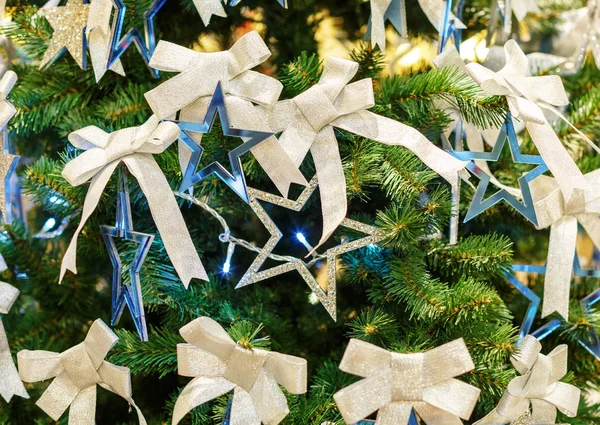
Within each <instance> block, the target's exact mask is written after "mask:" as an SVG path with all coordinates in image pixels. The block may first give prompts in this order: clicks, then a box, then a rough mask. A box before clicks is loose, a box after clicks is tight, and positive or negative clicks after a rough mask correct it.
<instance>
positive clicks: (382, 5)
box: [371, 0, 399, 51]
mask: <svg viewBox="0 0 600 425" xmlns="http://www.w3.org/2000/svg"><path fill="white" fill-rule="evenodd" d="M393 1H395V2H398V1H399V0H371V46H373V48H375V46H377V45H379V48H380V49H381V50H382V51H383V49H385V14H386V12H387V10H388V8H389V7H390V5H391V4H392V2H393Z"/></svg>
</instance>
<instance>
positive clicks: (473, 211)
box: [449, 113, 548, 226]
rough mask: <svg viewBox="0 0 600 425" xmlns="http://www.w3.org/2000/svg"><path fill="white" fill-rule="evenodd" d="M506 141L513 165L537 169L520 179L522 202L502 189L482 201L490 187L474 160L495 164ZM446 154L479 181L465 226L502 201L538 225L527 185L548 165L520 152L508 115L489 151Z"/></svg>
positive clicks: (537, 156)
mask: <svg viewBox="0 0 600 425" xmlns="http://www.w3.org/2000/svg"><path fill="white" fill-rule="evenodd" d="M507 140H508V143H509V147H510V152H511V155H512V159H513V162H515V163H518V164H533V165H537V167H536V168H534V169H533V170H531V171H530V172H528V173H526V174H524V175H523V176H521V177H520V178H519V187H520V188H521V194H522V196H523V203H521V202H519V201H518V200H517V198H515V197H514V196H513V195H511V194H510V193H508V191H506V189H501V190H499V191H497V192H496V193H494V194H493V195H491V196H489V197H488V198H487V199H483V198H484V196H485V193H486V191H487V188H488V186H489V184H490V176H489V175H488V174H487V173H485V172H484V171H483V170H481V169H480V168H479V167H478V166H477V165H476V164H475V162H474V161H478V160H479V161H487V162H494V161H498V159H499V158H500V153H501V152H502V149H503V147H504V145H505V144H506V141H507ZM449 152H450V153H451V154H452V155H454V156H455V157H456V158H458V159H462V160H464V161H470V162H469V164H468V165H467V169H468V170H469V171H470V172H471V173H472V174H473V175H474V176H475V177H476V178H477V179H479V181H480V182H479V185H478V186H477V190H476V191H475V196H474V197H473V200H472V201H471V205H470V206H469V211H468V212H467V215H466V216H465V220H464V221H465V223H466V222H467V221H469V220H471V219H472V218H474V217H476V216H478V215H479V214H481V213H482V212H484V211H485V210H487V209H488V208H491V207H492V206H494V205H496V204H497V203H498V202H500V201H502V200H504V201H506V202H508V203H509V204H510V205H511V206H512V207H513V208H514V209H516V210H517V211H518V212H519V213H520V214H521V215H522V216H523V217H525V218H526V219H527V220H529V221H530V222H532V223H533V224H534V225H536V226H537V217H536V214H535V209H534V207H533V199H532V197H531V189H530V188H529V183H531V181H532V180H533V179H535V178H536V177H539V176H541V175H542V174H544V173H545V172H546V171H548V166H547V165H546V163H545V162H544V160H543V159H542V157H541V156H539V155H524V154H522V153H521V151H520V148H519V142H518V141H517V134H516V132H515V128H514V125H513V123H512V117H511V115H510V113H509V114H508V116H507V119H506V122H505V123H504V125H503V126H502V129H501V131H500V135H499V136H498V140H497V141H496V145H495V146H494V148H493V149H492V151H491V152H470V151H457V150H452V151H449Z"/></svg>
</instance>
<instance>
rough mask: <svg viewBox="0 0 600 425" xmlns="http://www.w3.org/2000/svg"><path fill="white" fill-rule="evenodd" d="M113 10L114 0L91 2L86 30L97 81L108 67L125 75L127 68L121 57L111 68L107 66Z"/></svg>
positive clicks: (93, 0)
mask: <svg viewBox="0 0 600 425" xmlns="http://www.w3.org/2000/svg"><path fill="white" fill-rule="evenodd" d="M112 11H113V2H112V0H92V2H91V5H90V14H89V15H88V21H87V26H86V30H85V32H86V37H87V40H88V46H89V49H90V55H91V57H92V66H93V68H94V76H95V77H96V82H98V81H100V79H101V78H102V77H103V76H104V74H105V73H106V71H107V69H110V70H111V71H114V72H116V73H117V74H119V75H123V76H125V69H123V65H122V64H121V59H117V60H116V61H115V63H114V64H113V65H112V66H111V67H110V68H107V67H106V65H107V64H108V55H109V53H110V48H111V38H112V35H111V30H110V18H111V15H112Z"/></svg>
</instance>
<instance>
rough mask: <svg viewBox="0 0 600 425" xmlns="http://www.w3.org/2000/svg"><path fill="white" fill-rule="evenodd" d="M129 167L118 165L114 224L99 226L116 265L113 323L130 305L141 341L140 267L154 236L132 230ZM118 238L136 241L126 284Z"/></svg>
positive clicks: (145, 335) (145, 331)
mask: <svg viewBox="0 0 600 425" xmlns="http://www.w3.org/2000/svg"><path fill="white" fill-rule="evenodd" d="M126 173H127V170H126V168H125V166H124V165H121V166H120V168H119V192H118V194H117V219H116V224H115V226H100V232H101V233H102V238H103V239H104V243H105V244H106V248H107V249H108V255H109V256H110V261H111V263H112V265H113V276H112V285H113V287H112V317H111V325H112V326H115V325H116V324H118V323H119V320H120V319H121V315H122V314H123V310H124V309H125V306H126V305H127V307H129V311H130V312H131V317H132V318H133V322H134V324H135V327H136V329H137V332H138V334H139V336H140V339H141V340H142V341H148V328H147V326H146V314H145V312H144V301H143V298H142V287H141V285H140V270H141V269H142V265H143V264H144V261H145V260H146V256H147V255H148V251H150V246H151V245H152V241H153V240H154V236H153V235H149V234H147V233H140V232H135V231H133V222H132V219H131V203H130V201H129V191H128V190H127V181H126ZM115 238H118V239H124V240H126V241H132V242H136V243H137V244H138V248H137V251H136V253H135V256H134V257H133V261H132V262H131V265H130V266H129V277H130V280H131V282H130V283H129V284H127V285H125V284H123V277H122V272H123V263H122V262H121V257H120V255H119V251H118V250H117V246H116V244H115Z"/></svg>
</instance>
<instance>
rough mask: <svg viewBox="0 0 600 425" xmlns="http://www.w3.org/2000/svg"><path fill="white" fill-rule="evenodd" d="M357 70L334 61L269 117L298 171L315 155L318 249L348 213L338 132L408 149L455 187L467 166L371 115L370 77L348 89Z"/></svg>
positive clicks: (411, 130) (393, 123) (355, 66)
mask: <svg viewBox="0 0 600 425" xmlns="http://www.w3.org/2000/svg"><path fill="white" fill-rule="evenodd" d="M357 71H358V64H357V63H356V62H352V61H348V60H345V59H340V58H336V57H331V58H329V60H328V62H327V64H326V65H325V68H324V70H323V74H322V76H321V79H320V81H319V83H318V84H317V85H315V86H313V87H311V88H309V89H308V90H306V91H305V92H304V93H302V94H300V95H298V96H296V97H295V98H294V99H293V100H287V101H282V102H279V103H278V104H277V106H276V107H275V109H274V110H273V111H270V112H269V113H268V114H269V116H270V122H271V126H272V127H273V129H274V131H276V132H277V131H282V130H283V133H282V134H281V137H280V138H279V143H280V144H281V146H283V148H284V149H285V151H286V152H287V154H288V155H289V156H290V157H291V158H292V160H293V161H294V164H295V165H296V166H299V165H300V164H301V163H302V161H303V160H304V158H305V157H306V154H307V153H308V152H309V151H310V153H311V155H312V158H313V161H314V163H315V167H316V171H317V176H318V179H319V190H320V192H321V207H322V211H323V234H322V236H321V240H320V241H319V245H321V244H322V243H323V242H325V241H326V240H327V239H328V238H329V236H331V234H332V233H333V232H334V231H335V229H336V228H337V227H338V226H339V224H340V223H341V222H342V220H343V219H344V217H346V210H347V200H346V179H345V177H344V170H343V168H342V160H341V157H340V152H339V148H338V145H337V140H336V137H335V134H334V130H333V128H334V127H337V128H341V129H343V130H347V131H349V132H351V133H354V134H357V135H359V136H363V137H366V138H367V139H372V140H376V141H378V142H380V143H383V144H386V145H397V146H404V147H405V148H408V149H410V150H411V151H412V152H413V153H414V154H415V155H417V156H418V157H419V158H420V159H421V160H422V161H423V162H424V163H425V164H426V165H427V166H428V167H430V168H431V169H432V170H433V171H435V172H436V173H438V174H439V175H440V176H441V177H443V178H444V179H445V180H447V181H448V182H450V184H452V185H457V184H458V179H459V173H460V172H461V171H464V168H465V166H466V164H467V163H466V162H463V161H460V160H458V159H456V158H454V157H453V156H452V155H450V154H448V153H446V152H444V151H443V150H441V149H439V148H438V147H436V146H435V145H433V144H432V143H431V142H430V141H429V140H427V138H426V137H425V136H423V135H422V134H421V133H419V132H418V131H417V130H415V129H414V128H412V127H409V126H407V125H404V124H402V123H400V122H398V121H394V120H392V119H389V118H385V117H382V116H380V115H377V114H374V113H372V112H369V111H367V109H368V108H371V107H372V106H374V105H375V101H374V95H373V83H372V81H371V79H370V78H366V79H363V80H360V81H357V82H354V83H351V84H348V83H349V82H350V80H351V79H352V78H353V77H354V75H355V74H356V72H357ZM464 173H466V171H464ZM465 175H466V176H468V174H465ZM288 189H289V186H288V187H286V188H285V191H284V192H283V194H284V195H287V193H288Z"/></svg>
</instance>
